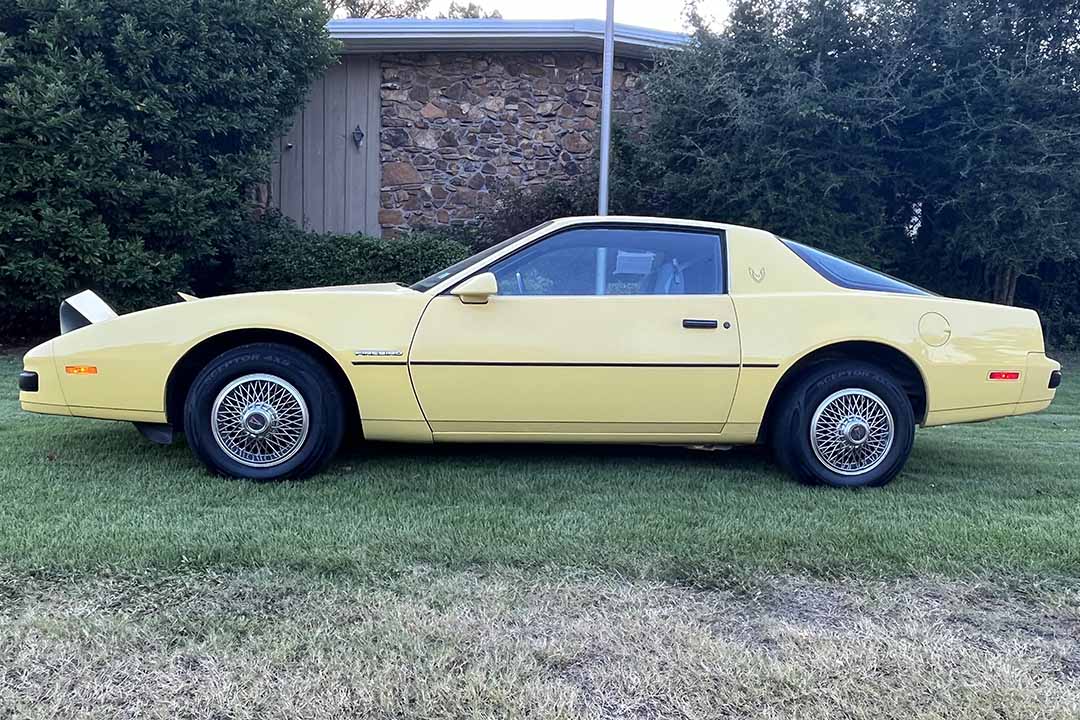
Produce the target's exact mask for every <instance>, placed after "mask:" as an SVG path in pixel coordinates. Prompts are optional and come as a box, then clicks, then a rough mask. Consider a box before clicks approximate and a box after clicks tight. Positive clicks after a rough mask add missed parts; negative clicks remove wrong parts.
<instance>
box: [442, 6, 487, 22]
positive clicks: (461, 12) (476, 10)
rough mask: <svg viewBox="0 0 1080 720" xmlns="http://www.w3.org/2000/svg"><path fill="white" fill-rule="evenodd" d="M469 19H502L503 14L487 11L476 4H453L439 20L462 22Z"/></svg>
mask: <svg viewBox="0 0 1080 720" xmlns="http://www.w3.org/2000/svg"><path fill="white" fill-rule="evenodd" d="M468 18H474V19H476V18H488V19H491V18H502V13H501V12H499V11H498V10H485V9H484V7H483V6H482V5H477V4H476V3H474V2H470V3H458V2H451V3H450V7H449V8H447V10H446V12H445V13H440V14H439V19H441V20H462V19H468Z"/></svg>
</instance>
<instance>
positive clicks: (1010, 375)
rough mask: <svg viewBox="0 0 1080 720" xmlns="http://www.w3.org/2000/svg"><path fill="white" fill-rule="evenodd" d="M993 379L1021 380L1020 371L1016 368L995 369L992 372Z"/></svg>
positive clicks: (991, 377)
mask: <svg viewBox="0 0 1080 720" xmlns="http://www.w3.org/2000/svg"><path fill="white" fill-rule="evenodd" d="M990 379H991V380H1019V379H1020V373H1019V372H1017V371H1015V370H994V371H992V372H991V373H990Z"/></svg>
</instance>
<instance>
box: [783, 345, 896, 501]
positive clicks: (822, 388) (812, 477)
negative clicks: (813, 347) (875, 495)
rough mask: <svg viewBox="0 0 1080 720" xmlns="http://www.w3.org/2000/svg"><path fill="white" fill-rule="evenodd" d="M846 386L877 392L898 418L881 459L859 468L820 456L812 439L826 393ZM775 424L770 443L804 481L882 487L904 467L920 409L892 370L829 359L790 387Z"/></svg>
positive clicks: (846, 485) (832, 393)
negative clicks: (840, 467)
mask: <svg viewBox="0 0 1080 720" xmlns="http://www.w3.org/2000/svg"><path fill="white" fill-rule="evenodd" d="M845 390H856V391H863V395H862V396H863V397H866V395H865V393H872V395H873V396H876V399H880V400H881V401H882V402H883V403H884V404H885V406H886V407H887V408H888V411H889V415H891V417H892V421H893V438H892V442H891V445H889V446H888V450H887V451H885V452H884V453H880V454H879V456H880V459H879V460H877V461H876V463H877V464H876V465H874V466H873V467H868V469H866V470H865V471H856V472H857V474H844V473H841V472H837V471H835V470H834V469H833V468H832V467H830V466H829V465H828V464H826V462H824V461H823V460H822V459H821V458H820V457H819V456H818V454H817V453H816V452H815V449H814V445H813V443H812V441H811V426H812V424H813V419H814V414H815V413H816V412H817V410H818V408H819V407H820V406H822V404H823V403H824V402H825V401H826V400H827V399H829V398H831V397H833V396H834V394H836V393H841V392H843V391H845ZM770 425H771V428H772V430H771V433H770V435H771V438H770V440H771V444H772V447H773V451H774V453H775V455H776V459H777V461H778V462H779V464H780V465H781V467H783V468H784V469H785V470H786V471H787V472H788V473H790V474H791V475H793V476H794V477H795V478H796V479H798V480H800V481H802V482H805V483H812V484H813V483H823V484H825V485H832V486H834V487H880V486H881V485H884V484H886V483H888V482H889V481H890V480H892V479H893V478H894V477H896V475H897V473H899V472H900V470H901V469H902V468H903V467H904V463H905V462H907V459H908V455H910V454H911V446H912V444H913V442H914V440H915V414H914V412H913V411H912V409H911V401H910V400H909V399H908V397H907V395H906V394H905V393H904V391H903V389H902V388H901V387H900V385H899V383H897V382H896V381H895V380H894V379H893V378H892V377H891V376H890V375H889V374H888V373H887V372H885V371H883V370H881V369H879V368H877V367H875V366H873V365H870V364H868V363H863V362H856V361H841V362H834V363H828V364H825V365H821V366H818V367H816V368H814V369H812V370H810V371H809V372H808V373H806V375H804V376H803V377H802V378H800V379H799V380H797V381H796V382H795V383H794V384H793V385H792V386H791V387H790V388H788V391H787V396H786V397H784V398H782V399H781V402H780V404H779V406H778V407H777V410H776V414H775V416H774V417H773V418H772V422H771V423H770ZM825 445H826V446H827V441H826V443H825ZM882 445H883V446H884V443H882ZM823 452H824V451H823ZM871 457H874V455H873V454H872V455H871ZM867 464H869V463H867ZM849 472H852V471H850V470H849Z"/></svg>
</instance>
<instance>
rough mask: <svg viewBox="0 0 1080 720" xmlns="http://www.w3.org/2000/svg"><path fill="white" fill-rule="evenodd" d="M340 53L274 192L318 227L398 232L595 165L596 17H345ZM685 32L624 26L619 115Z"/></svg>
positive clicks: (626, 112)
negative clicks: (659, 56) (509, 189)
mask: <svg viewBox="0 0 1080 720" xmlns="http://www.w3.org/2000/svg"><path fill="white" fill-rule="evenodd" d="M328 28H329V29H330V32H331V34H332V35H334V36H336V37H338V38H339V39H340V40H341V41H342V44H343V51H344V52H343V55H342V60H341V62H340V63H339V64H338V65H336V66H335V67H333V68H331V70H330V71H328V73H327V74H326V76H325V77H324V78H323V79H321V80H320V81H319V82H318V83H316V86H315V87H314V88H313V90H312V94H311V97H310V98H309V101H308V103H307V105H306V106H305V107H304V109H303V110H302V111H301V112H300V113H298V115H297V118H296V120H295V122H294V124H293V127H292V128H291V129H290V130H289V132H288V133H287V134H286V135H285V136H283V137H282V138H281V140H280V141H279V146H278V153H277V157H276V160H275V163H274V169H273V179H272V182H271V185H270V188H269V195H270V200H271V202H272V203H273V204H274V205H276V206H277V207H279V208H280V209H281V210H282V212H283V213H285V214H286V215H289V216H291V217H293V218H295V219H296V220H297V221H298V222H299V223H301V224H303V225H304V226H305V227H308V228H310V229H312V230H316V231H320V232H365V233H368V234H373V235H378V234H381V235H384V236H392V235H394V234H397V233H400V232H401V231H403V230H406V229H409V228H415V227H418V226H437V225H447V224H451V223H462V222H467V221H469V220H472V219H474V218H476V217H477V215H478V214H479V213H481V212H482V211H483V209H484V207H485V206H487V205H489V204H490V203H491V202H492V198H493V197H494V192H495V191H496V190H498V189H499V188H501V187H503V186H504V185H505V184H508V183H515V184H519V185H535V184H540V183H548V182H558V181H560V180H565V179H567V178H572V177H574V176H576V175H578V174H580V173H582V172H587V171H588V170H589V169H590V168H591V167H592V165H593V164H594V162H595V159H596V156H597V153H598V146H599V138H600V104H601V86H602V69H601V65H602V60H601V58H602V52H601V51H602V46H601V45H600V43H601V41H602V25H601V23H599V22H597V21H548V22H532V21H509V20H441V21H439V20H434V21H433V20H335V21H331V22H330V24H329V25H328ZM684 41H685V38H684V37H683V36H681V35H676V34H672V33H658V32H654V31H649V30H644V29H641V28H626V27H620V26H617V29H616V45H615V47H616V53H615V63H614V64H615V71H614V76H613V81H612V97H613V115H614V119H615V123H616V124H619V125H622V126H624V127H626V126H629V127H630V128H634V127H641V125H642V124H643V123H644V121H645V118H646V114H647V99H646V95H645V92H644V82H643V74H644V73H645V72H646V70H647V69H648V67H649V66H650V65H651V63H652V61H653V58H654V57H655V53H656V52H658V51H661V50H663V49H665V48H669V47H677V46H678V45H679V44H681V43H682V42H684Z"/></svg>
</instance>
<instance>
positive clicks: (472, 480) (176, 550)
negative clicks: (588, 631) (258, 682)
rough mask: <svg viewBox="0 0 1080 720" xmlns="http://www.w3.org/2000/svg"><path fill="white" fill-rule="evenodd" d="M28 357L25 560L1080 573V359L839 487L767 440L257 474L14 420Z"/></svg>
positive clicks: (19, 559)
mask: <svg viewBox="0 0 1080 720" xmlns="http://www.w3.org/2000/svg"><path fill="white" fill-rule="evenodd" d="M1071 365H1072V366H1075V363H1071ZM17 370H18V359H17V358H15V357H10V356H8V357H3V358H0V377H2V376H6V377H8V378H11V379H12V380H11V382H9V383H5V384H4V385H3V386H2V390H0V563H2V564H4V565H7V566H9V567H11V568H13V569H19V570H24V571H43V572H46V573H52V572H70V571H76V572H77V571H95V570H99V569H102V568H116V569H123V570H138V569H154V568H156V569H166V570H169V569H176V568H197V567H210V566H226V567H280V568H294V569H313V570H316V571H321V572H346V573H350V574H358V575H362V576H380V575H385V574H387V573H395V572H400V571H402V570H406V569H408V568H411V567H414V566H415V565H416V564H418V563H419V564H432V565H437V566H444V567H448V568H468V567H477V566H479V567H483V566H513V567H545V568H551V567H565V568H576V569H583V570H601V571H605V572H615V573H622V574H626V575H629V576H634V577H643V578H656V579H668V580H676V581H680V582H694V583H702V584H709V583H717V582H725V581H727V580H728V579H730V578H731V577H732V576H740V575H743V574H746V573H753V572H757V571H767V572H793V571H796V572H810V573H814V574H820V575H834V574H839V575H846V574H854V573H857V574H867V575H879V576H890V575H893V576H895V575H903V574H910V573H919V572H924V571H933V572H937V573H944V574H947V575H953V576H966V575H969V574H972V573H990V574H998V573H1001V574H1008V575H1014V574H1018V573H1019V574H1044V575H1045V574H1051V575H1064V576H1077V575H1080V387H1078V386H1077V385H1076V384H1075V383H1073V382H1071V381H1070V378H1069V373H1068V372H1066V382H1065V384H1064V386H1063V388H1062V389H1061V391H1060V393H1059V395H1058V400H1057V401H1056V403H1055V404H1054V406H1053V407H1052V409H1051V411H1048V412H1047V413H1044V414H1041V415H1035V416H1026V417H1019V418H1012V419H1007V420H1003V421H998V422H994V423H987V424H980V425H970V426H957V427H948V428H937V429H930V430H926V431H920V432H919V433H918V435H917V439H916V444H915V450H914V453H913V454H912V457H911V461H910V462H909V464H908V466H907V469H906V470H905V472H904V473H903V474H902V475H901V476H900V478H899V479H898V480H897V481H896V482H894V483H893V484H892V485H890V486H888V487H886V488H883V489H879V490H866V491H854V492H849V491H837V490H830V489H825V488H808V487H803V486H800V485H798V484H796V483H793V482H791V481H790V480H789V479H787V478H786V477H785V476H783V475H782V474H781V473H780V472H779V471H778V470H777V469H776V468H775V467H774V465H773V464H772V463H771V461H770V460H769V457H768V454H767V452H765V451H763V450H760V449H738V450H733V451H730V452H701V451H693V450H686V449H680V448H656V447H613V446H599V447H588V446H572V447H567V446H439V447H423V446H405V445H402V446H388V445H372V446H360V447H357V448H355V449H352V450H349V451H346V452H345V453H343V454H342V455H341V457H340V458H339V459H338V460H337V461H336V462H335V463H334V464H333V465H332V466H331V467H330V468H329V470H328V471H327V472H326V473H325V474H323V475H321V476H319V477H317V478H314V479H312V480H308V481H305V482H302V483H283V484H255V483H249V482H242V481H235V480H228V479H223V478H218V477H213V476H210V475H208V474H207V473H206V472H205V471H204V469H203V468H202V467H201V466H200V465H199V464H198V463H197V462H196V461H195V459H194V458H193V457H192V455H191V454H190V452H189V451H188V449H187V448H186V447H185V445H184V444H183V442H182V441H181V442H179V443H177V444H176V445H173V446H171V447H159V446H155V445H151V444H150V443H148V442H147V441H145V440H143V439H142V437H141V436H140V435H139V434H138V433H137V432H136V431H135V429H134V428H133V427H132V426H130V425H127V424H122V423H110V422H99V421H89V420H78V419H66V418H50V417H42V416H34V415H29V414H25V413H22V412H20V411H19V410H18V402H17V392H16V391H15V388H14V377H15V374H16V373H17ZM1067 370H1068V368H1067Z"/></svg>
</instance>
